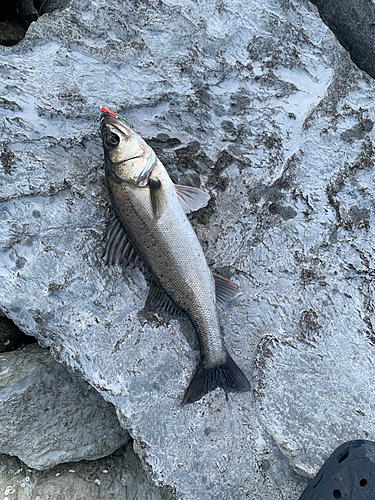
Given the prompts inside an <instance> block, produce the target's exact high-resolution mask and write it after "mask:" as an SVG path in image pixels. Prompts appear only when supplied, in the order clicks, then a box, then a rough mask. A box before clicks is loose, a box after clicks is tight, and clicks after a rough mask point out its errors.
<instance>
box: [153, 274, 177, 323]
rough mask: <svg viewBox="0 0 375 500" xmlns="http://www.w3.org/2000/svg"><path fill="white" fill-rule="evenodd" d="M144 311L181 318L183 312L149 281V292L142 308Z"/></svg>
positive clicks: (157, 286)
mask: <svg viewBox="0 0 375 500" xmlns="http://www.w3.org/2000/svg"><path fill="white" fill-rule="evenodd" d="M144 310H146V311H151V312H155V313H157V314H160V315H165V314H167V315H169V316H182V315H183V312H182V309H181V308H180V307H178V306H177V305H176V304H175V303H174V302H173V300H172V299H171V298H170V297H169V295H168V294H167V293H166V292H165V291H164V290H163V289H162V288H160V286H159V285H158V284H157V283H156V281H155V280H154V279H153V280H152V281H151V286H150V291H149V293H148V296H147V300H146V303H145V306H144Z"/></svg>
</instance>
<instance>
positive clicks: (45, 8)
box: [39, 0, 71, 16]
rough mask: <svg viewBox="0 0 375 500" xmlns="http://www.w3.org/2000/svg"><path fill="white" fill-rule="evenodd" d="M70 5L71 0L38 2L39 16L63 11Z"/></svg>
mask: <svg viewBox="0 0 375 500" xmlns="http://www.w3.org/2000/svg"><path fill="white" fill-rule="evenodd" d="M70 3H71V0H44V1H42V0H41V1H40V2H39V4H40V7H39V15H40V16H42V15H43V14H49V13H51V12H54V11H55V10H57V9H65V8H66V7H67V6H68V5H69V4H70Z"/></svg>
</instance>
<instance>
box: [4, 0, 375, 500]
mask: <svg viewBox="0 0 375 500" xmlns="http://www.w3.org/2000/svg"><path fill="white" fill-rule="evenodd" d="M0 65H1V77H0V85H1V87H2V90H1V94H0V95H1V96H2V98H1V101H0V106H1V107H0V121H1V127H0V141H1V152H0V158H1V164H2V167H1V168H2V171H1V176H0V182H1V185H2V189H1V204H0V220H1V251H2V254H1V260H0V266H1V267H0V276H1V277H2V287H1V291H0V308H2V309H3V310H4V311H5V312H6V314H7V315H8V316H9V317H10V318H11V319H13V320H14V321H15V322H16V323H17V324H18V325H19V326H20V327H21V328H22V329H23V330H24V331H25V332H27V333H31V334H33V335H35V336H36V337H37V338H38V341H39V342H40V343H41V344H42V345H45V346H50V347H51V352H52V353H53V355H54V356H55V357H56V359H57V360H59V361H60V362H62V363H64V364H66V365H67V366H68V367H70V368H71V369H72V370H75V371H77V372H79V373H82V374H83V376H84V377H85V379H86V380H88V381H89V382H90V383H91V384H92V385H93V386H94V387H96V388H97V389H98V390H99V391H100V392H101V394H102V395H103V396H104V397H105V398H106V399H107V400H108V401H111V402H112V403H113V404H114V405H115V406H116V407H117V410H118V416H119V418H120V421H121V423H122V424H123V426H124V427H126V428H127V429H128V430H129V432H130V433H131V435H132V436H133V438H134V446H135V450H136V452H137V454H138V455H139V456H140V457H141V459H142V463H143V466H144V467H145V469H146V470H147V472H148V474H149V476H150V477H151V478H152V480H153V481H154V482H155V483H156V484H163V485H166V486H168V488H169V489H170V490H171V491H173V492H174V493H175V495H176V496H177V497H178V498H183V499H189V500H196V499H198V498H199V499H200V500H206V499H211V498H215V499H226V500H227V499H233V500H237V499H245V498H251V499H256V500H259V499H262V500H270V499H272V500H281V499H285V498H287V499H297V498H298V497H299V495H300V493H301V492H302V490H303V488H304V486H305V485H306V482H307V480H306V479H305V478H303V477H302V476H301V475H300V474H298V473H300V472H302V473H303V474H305V475H312V474H313V473H314V472H316V471H317V470H318V469H319V468H320V466H321V464H322V461H323V460H324V458H327V457H328V456H329V454H330V453H331V452H332V451H333V449H334V448H335V447H336V446H337V444H338V441H339V440H341V439H342V440H346V439H351V438H353V437H358V438H361V437H366V438H367V439H374V438H375V422H374V417H373V415H371V413H368V414H367V409H368V408H369V407H370V406H371V404H372V403H371V401H372V399H371V398H372V396H371V395H370V394H368V393H367V392H366V391H365V390H364V389H365V388H366V387H369V384H370V382H369V381H370V380H373V370H372V368H371V367H372V360H373V359H374V358H373V350H374V346H373V343H374V340H375V335H374V330H373V323H374V310H373V296H374V290H373V273H374V258H373V255H374V203H373V195H372V193H373V190H374V184H375V178H374V169H373V164H374V149H373V141H374V129H373V123H374V121H375V111H374V107H373V95H374V90H375V88H374V83H373V81H372V80H371V78H370V77H368V76H367V75H366V74H364V73H363V72H361V71H359V70H358V69H357V68H356V67H355V66H354V65H353V63H352V62H351V60H350V58H349V55H348V54H347V53H346V52H345V51H344V49H343V48H342V47H341V46H340V45H339V44H338V42H337V41H336V39H335V38H334V36H333V35H332V33H331V32H330V31H329V30H328V29H327V27H326V26H325V25H324V24H323V23H322V21H321V19H320V17H319V15H318V12H317V10H316V8H315V7H314V6H313V5H312V4H311V3H310V2H308V1H307V0H306V1H304V0H265V1H264V2H261V3H260V2H257V1H255V0H250V1H249V2H245V3H244V2H239V1H236V0H224V1H218V2H215V3H214V2H211V1H205V0H199V1H197V2H193V1H186V0H184V1H182V0H181V1H180V2H179V1H178V0H175V1H160V2H156V1H155V2H154V1H148V0H142V1H134V2H126V3H124V2H122V1H119V0H113V1H112V2H110V3H108V2H106V1H105V0H96V1H95V2H91V1H88V0H80V1H78V0H76V1H73V2H72V4H71V6H70V7H68V8H67V9H66V10H64V11H61V12H54V13H53V14H51V15H46V16H43V17H41V18H40V19H39V20H38V21H37V22H36V23H33V24H32V25H31V27H30V29H29V31H28V33H27V35H26V38H25V39H24V40H23V41H22V42H21V43H20V44H19V45H18V46H16V47H13V48H3V49H2V50H1V53H0ZM101 104H104V105H106V106H108V107H109V108H113V109H114V110H115V111H117V112H119V113H120V114H122V115H125V116H126V117H127V118H128V119H129V120H130V122H132V123H133V124H134V126H135V127H136V128H137V129H138V130H140V131H141V132H142V133H143V135H144V136H145V137H146V138H148V139H149V141H150V144H152V146H153V147H154V148H155V151H156V152H157V154H158V155H159V157H160V159H161V160H162V161H163V162H164V163H165V165H166V167H167V169H168V170H169V172H170V173H171V176H172V178H173V179H174V180H175V181H176V182H178V183H180V184H190V185H194V186H200V187H202V188H203V189H205V190H207V191H209V192H210V194H211V201H210V203H209V205H208V207H207V208H205V209H203V210H201V211H200V212H198V213H196V214H194V215H193V217H192V222H193V225H194V227H195V229H196V231H197V234H198V236H199V238H200V241H201V242H202V246H203V248H204V250H205V252H206V256H207V260H208V263H209V265H210V266H211V267H212V269H213V270H214V271H216V272H219V273H221V274H223V275H224V276H226V277H228V278H232V279H233V280H234V281H236V282H238V283H239V284H240V286H241V288H242V290H243V292H244V293H245V299H244V300H243V301H242V302H241V303H240V304H239V305H238V306H237V307H235V308H233V309H232V310H230V311H228V312H227V313H226V314H225V315H223V327H224V335H225V342H226V344H227V346H228V349H229V351H230V352H231V354H232V355H233V357H234V358H235V360H236V361H237V362H238V364H239V365H240V366H241V368H243V370H244V372H245V374H246V375H247V377H248V378H249V379H250V381H251V383H252V387H253V389H254V393H253V392H252V393H248V394H230V395H229V397H228V399H226V397H225V395H224V394H223V392H222V391H220V390H217V391H215V392H213V393H211V394H209V395H207V396H206V397H205V398H203V399H202V400H200V401H199V402H197V403H196V404H193V405H190V406H187V407H184V408H182V407H181V405H180V403H181V399H182V397H183V394H184V391H185V389H186V387H187V384H188V383H189V380H190V379H191V376H192V374H193V372H194V369H195V366H196V363H197V359H198V351H197V344H196V342H194V332H193V330H192V328H191V326H190V325H189V323H188V322H187V321H186V320H185V321H181V322H179V321H177V320H171V321H169V323H166V322H164V321H162V320H160V321H159V320H157V319H156V320H145V319H144V318H141V317H139V315H138V312H139V311H140V309H141V308H142V306H143V304H144V302H145V299H146V296H147V283H146V281H145V279H144V277H143V276H142V274H141V273H140V272H139V271H138V270H132V271H126V270H125V271H124V272H122V270H121V269H119V268H112V269H111V268H105V267H104V266H103V263H102V261H101V253H102V250H103V242H102V236H103V233H104V231H105V226H106V222H107V221H108V218H109V213H108V209H107V202H108V198H107V193H106V189H105V185H104V173H103V159H102V148H101V144H100V139H99V137H98V122H97V119H98V115H99V106H100V105H101ZM267 338H276V339H277V342H278V343H277V345H276V348H275V349H274V350H272V351H270V352H272V353H275V354H274V358H276V357H277V358H278V359H277V360H275V361H274V358H272V359H271V358H267V356H264V355H261V350H262V346H264V345H265V344H264V343H265V342H266V341H267ZM289 345H294V346H296V348H295V349H293V350H292V348H290V349H289V348H288V346H289ZM277 346H279V347H277ZM280 346H281V347H280ZM284 346H286V347H284ZM301 346H302V347H301ZM314 346H317V347H314ZM298 349H300V351H299V350H298ZM309 349H310V350H311V353H312V354H314V356H312V358H311V359H312V362H311V363H309V362H308V361H306V360H308V359H309V356H310V351H309ZM293 353H294V354H295V355H294V356H293ZM272 355H273V354H272ZM270 356H271V354H270ZM321 356H323V360H324V363H323V364H322V365H321V366H322V367H323V368H324V369H323V372H321V371H320V370H319V365H316V364H314V363H316V362H317V360H318V359H321ZM353 356H357V357H356V358H355V359H354V360H353ZM364 356H367V357H369V361H368V362H366V363H364V362H363V363H360V362H357V361H356V360H363V359H364ZM336 360H340V371H339V372H338V371H337V370H336V369H335V367H336V364H335V363H336ZM307 367H309V368H311V371H310V372H307V374H308V377H307V378H304V374H305V371H304V370H305V369H307ZM353 371H355V372H356V373H355V376H354V378H353V384H352V385H351V384H350V381H351V380H352V374H353ZM281 372H282V376H281ZM322 373H323V374H325V376H323V375H322ZM276 378H277V380H276ZM274 381H276V382H275V383H273V382H274ZM314 384H315V385H314ZM322 384H323V385H322ZM359 386H361V388H362V389H361V392H360V396H358V393H357V392H356V391H355V390H353V388H358V387H359ZM314 387H317V389H316V390H319V393H320V394H321V398H317V397H316V394H315V391H314ZM343 388H345V390H347V392H345V393H343V392H342V389H343ZM283 394H285V401H289V402H290V404H289V405H288V407H286V403H285V402H284V398H283ZM358 397H359V399H360V401H358ZM294 401H295V402H296V404H294ZM297 403H298V405H297ZM312 407H313V412H314V418H311V411H312ZM333 407H335V411H333ZM357 407H358V408H360V409H361V410H362V411H363V412H364V413H365V414H366V417H365V420H363V422H364V425H363V426H358V427H356V428H351V427H348V426H344V425H341V423H342V422H345V421H347V422H349V423H350V424H353V425H355V426H356V425H357V424H358V418H359V417H360V415H359V414H358V417H357V416H356V415H353V411H354V412H355V409H356V408H357ZM353 408H354V410H353ZM327 409H328V410H327ZM338 409H339V411H338ZM275 412H280V415H274V413H275ZM304 429H306V431H304ZM338 429H339V431H338ZM365 433H366V436H364V434H365ZM317 443H318V444H317ZM317 446H318V447H319V448H318V452H317V449H316V447H317ZM296 471H298V473H297V472H296Z"/></svg>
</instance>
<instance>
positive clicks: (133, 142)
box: [101, 115, 156, 185]
mask: <svg viewBox="0 0 375 500" xmlns="http://www.w3.org/2000/svg"><path fill="white" fill-rule="evenodd" d="M101 136H102V140H103V148H104V156H105V162H106V173H107V175H109V176H110V177H111V178H113V179H114V180H115V182H117V183H121V182H127V183H130V184H139V185H142V182H144V180H145V178H146V177H147V176H148V174H149V173H150V172H151V171H152V169H153V167H154V165H155V163H156V155H155V153H154V151H153V149H152V148H151V147H150V146H149V145H148V144H147V143H146V142H145V141H144V140H143V139H142V137H141V135H140V134H138V132H135V131H134V130H132V129H131V128H130V127H129V126H128V124H127V123H126V122H124V121H122V120H119V119H118V118H115V117H113V116H110V115H104V116H103V119H102V126H101Z"/></svg>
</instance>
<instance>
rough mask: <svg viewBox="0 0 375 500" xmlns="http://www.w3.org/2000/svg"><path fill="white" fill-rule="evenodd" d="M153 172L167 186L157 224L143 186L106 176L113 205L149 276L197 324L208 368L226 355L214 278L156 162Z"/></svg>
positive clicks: (171, 188) (166, 177)
mask: <svg viewBox="0 0 375 500" xmlns="http://www.w3.org/2000/svg"><path fill="white" fill-rule="evenodd" d="M163 170H164V172H163ZM154 174H156V175H158V176H159V178H160V180H162V182H163V187H164V189H165V190H168V196H167V198H168V205H167V207H166V209H165V211H164V213H163V215H162V216H161V217H160V219H159V221H158V223H157V224H155V221H154V217H153V213H152V209H151V202H150V195H149V193H148V191H147V189H145V188H142V187H138V188H135V187H134V186H130V185H126V184H123V185H119V184H117V183H116V182H114V181H113V180H109V181H108V189H109V192H110V193H111V196H110V198H111V203H112V207H113V209H114V211H115V213H116V214H117V216H118V218H119V220H120V222H121V224H122V225H123V227H124V229H125V231H126V232H127V233H128V234H129V235H130V237H131V239H132V242H133V244H134V246H135V247H136V249H137V251H138V253H139V254H140V255H141V256H142V259H143V261H144V262H145V264H146V265H147V267H148V268H149V270H150V272H151V274H152V275H153V277H154V278H155V279H156V281H157V282H158V284H160V285H161V286H162V287H163V289H164V290H165V291H166V292H167V294H168V295H170V296H171V297H172V298H173V299H174V301H175V302H176V303H177V305H179V306H180V307H182V308H183V309H184V310H185V311H186V312H187V314H188V315H189V316H190V318H191V320H192V322H193V323H194V325H195V327H196V328H197V329H198V331H199V333H200V336H201V340H202V344H203V349H204V352H205V358H204V365H205V366H206V367H207V368H209V367H211V366H215V364H218V363H222V362H224V361H225V359H226V350H225V347H224V343H223V340H222V336H221V332H220V325H219V321H218V315H217V309H216V301H215V285H214V280H213V277H212V273H211V271H210V270H209V268H208V266H207V263H206V259H205V256H204V254H203V251H202V248H201V246H200V244H199V241H198V238H197V236H196V234H195V232H194V230H193V228H192V226H191V224H190V222H189V220H188V219H187V217H186V215H185V213H184V212H183V211H182V210H181V209H180V207H179V201H178V199H177V194H176V191H175V189H174V186H173V183H172V181H171V180H170V178H169V176H168V175H166V172H165V169H164V167H163V166H162V164H161V163H160V162H158V164H157V166H156V167H155V170H154ZM176 207H177V209H176Z"/></svg>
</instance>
